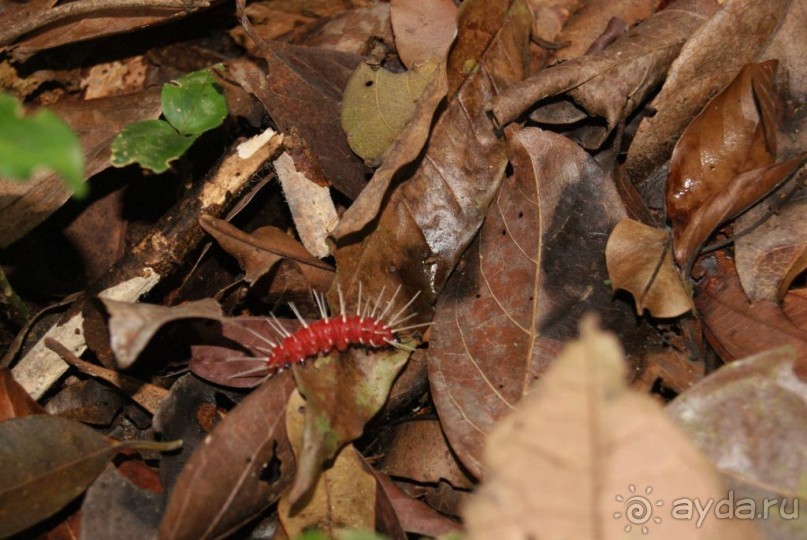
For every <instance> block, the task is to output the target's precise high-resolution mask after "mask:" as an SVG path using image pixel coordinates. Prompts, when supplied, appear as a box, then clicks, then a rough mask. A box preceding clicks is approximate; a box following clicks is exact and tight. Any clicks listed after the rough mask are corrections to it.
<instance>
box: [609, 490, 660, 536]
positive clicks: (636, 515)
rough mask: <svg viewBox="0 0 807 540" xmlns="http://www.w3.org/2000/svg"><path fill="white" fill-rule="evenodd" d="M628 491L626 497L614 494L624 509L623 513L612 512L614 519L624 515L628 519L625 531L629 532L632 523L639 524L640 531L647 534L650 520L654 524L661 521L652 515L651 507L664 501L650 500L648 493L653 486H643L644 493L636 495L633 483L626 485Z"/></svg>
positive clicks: (651, 491)
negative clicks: (628, 493)
mask: <svg viewBox="0 0 807 540" xmlns="http://www.w3.org/2000/svg"><path fill="white" fill-rule="evenodd" d="M628 491H630V495H628V496H627V497H623V496H622V495H617V496H616V500H617V502H618V503H621V504H622V506H623V507H624V509H625V511H624V514H623V512H614V519H619V518H621V517H622V516H623V515H624V516H625V519H627V520H628V524H627V525H625V532H626V533H629V532H630V531H631V529H632V528H633V526H634V525H636V526H639V525H641V527H642V533H643V534H647V533H648V532H649V531H650V529H649V528H648V527H647V525H648V524H649V522H650V521H651V520H652V521H653V523H656V524H659V523H661V518H660V517H659V516H654V515H653V509H654V507H656V506H658V507H661V506H663V505H664V501H661V500H659V501H656V502H655V503H654V502H652V501H651V500H650V498H649V497H650V494H651V493H653V488H652V487H650V486H647V488H645V494H644V495H636V494H635V493H636V486H634V485H633V484H630V485H629V486H628Z"/></svg>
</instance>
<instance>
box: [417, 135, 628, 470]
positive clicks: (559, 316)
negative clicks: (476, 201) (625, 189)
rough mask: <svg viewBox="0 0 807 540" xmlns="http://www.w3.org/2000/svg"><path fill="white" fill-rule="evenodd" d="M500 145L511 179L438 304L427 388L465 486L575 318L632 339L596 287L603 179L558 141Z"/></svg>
mask: <svg viewBox="0 0 807 540" xmlns="http://www.w3.org/2000/svg"><path fill="white" fill-rule="evenodd" d="M508 142H509V151H510V156H511V157H510V159H511V162H512V163H513V169H514V174H513V175H512V176H511V177H509V178H507V179H506V180H505V182H504V184H503V185H502V189H501V191H500V192H499V195H498V197H497V199H496V201H495V203H494V205H493V206H492V207H491V210H490V212H489V213H488V217H487V218H486V220H485V224H484V226H483V227H482V230H481V231H480V232H479V235H478V237H477V240H475V241H474V243H473V244H472V245H471V247H470V248H469V249H468V251H467V252H466V253H465V255H464V256H463V263H464V264H461V265H460V267H459V268H458V269H457V270H456V271H455V273H454V274H453V275H452V278H451V280H450V281H449V285H448V286H447V287H446V292H445V293H444V295H443V300H441V303H440V304H439V306H438V307H439V309H438V313H437V316H436V318H435V324H434V327H433V328H432V339H431V343H430V352H429V379H430V381H431V388H432V398H433V399H434V402H435V405H436V406H437V411H438V413H439V415H440V419H441V421H442V423H443V428H444V429H445V431H446V435H447V437H448V440H449V442H450V443H451V447H452V448H453V449H454V451H455V452H456V453H457V455H458V457H459V458H460V460H461V461H462V462H463V464H464V465H465V466H466V467H467V468H468V469H469V470H470V471H471V472H472V473H473V474H474V475H476V476H480V477H481V476H482V475H483V473H484V470H483V469H482V465H481V463H480V457H481V453H482V446H483V444H484V439H485V435H486V434H487V433H488V432H489V431H490V430H491V429H492V427H493V425H494V424H495V423H496V421H497V420H498V419H499V418H500V417H501V416H502V415H503V414H505V413H507V412H509V411H510V410H512V408H513V407H515V405H516V403H517V402H518V401H519V400H520V399H521V398H522V397H523V395H524V393H525V392H527V390H528V388H529V387H530V386H531V385H532V382H533V381H534V380H535V379H537V378H538V377H539V376H540V374H541V373H542V372H543V371H544V370H545V369H546V368H547V367H548V366H549V364H550V362H551V361H552V359H553V358H555V356H556V355H557V352H558V350H559V349H560V347H561V345H562V343H564V342H565V341H567V340H568V339H570V338H571V337H573V335H574V333H575V331H576V327H577V321H578V319H579V318H580V317H581V316H582V315H583V313H585V312H587V311H595V312H598V313H600V314H601V316H602V318H603V320H604V323H605V325H606V326H607V327H609V328H611V329H613V330H616V331H617V332H619V333H620V334H623V335H625V334H629V333H631V332H632V331H633V330H634V328H635V315H634V314H633V313H632V309H631V307H630V306H629V305H628V304H625V303H615V302H614V301H613V300H612V297H611V296H612V295H611V290H610V288H609V287H608V286H607V285H606V280H607V277H608V274H607V271H606V268H605V260H604V259H605V258H604V256H603V253H604V251H605V244H606V240H607V239H608V235H609V234H610V232H611V230H612V229H613V228H614V227H615V226H616V224H617V223H618V222H619V221H620V220H621V219H622V218H623V217H624V216H625V211H624V209H623V207H622V203H621V201H620V199H619V196H618V195H617V193H616V190H615V189H614V187H613V184H612V183H611V181H610V179H609V178H608V176H607V174H606V173H605V172H604V171H603V170H602V169H601V168H600V166H599V165H598V164H597V163H596V161H594V160H593V159H592V158H591V157H590V156H589V155H588V154H587V153H586V152H584V151H583V150H582V149H581V148H580V147H579V146H577V145H576V144H574V143H572V142H571V141H569V140H568V139H566V138H565V137H561V136H560V135H556V134H554V133H550V132H545V131H541V130H539V129H535V128H529V129H524V130H523V131H520V132H518V133H516V134H515V136H513V137H512V138H511V140H509V141H508Z"/></svg>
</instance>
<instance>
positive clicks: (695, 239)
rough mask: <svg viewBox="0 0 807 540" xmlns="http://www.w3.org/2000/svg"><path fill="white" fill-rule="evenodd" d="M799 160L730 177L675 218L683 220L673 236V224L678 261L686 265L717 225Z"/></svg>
mask: <svg viewBox="0 0 807 540" xmlns="http://www.w3.org/2000/svg"><path fill="white" fill-rule="evenodd" d="M801 162H802V159H801V158H798V159H791V160H790V161H785V162H784V163H779V164H777V165H768V166H763V167H760V168H759V169H754V170H751V171H748V172H745V173H742V174H740V175H739V176H737V177H736V178H734V179H733V180H731V182H730V183H729V185H728V186H724V187H722V188H721V189H720V190H719V191H715V192H713V193H711V194H710V196H709V197H708V198H706V199H705V200H704V201H703V202H702V204H701V205H700V206H698V207H697V208H694V209H693V211H692V212H691V213H689V214H688V215H687V219H686V220H684V221H678V222H677V223H679V224H683V223H685V224H686V225H682V226H683V227H684V228H683V229H678V235H677V238H675V236H676V234H675V233H676V228H675V226H673V236H674V245H675V258H676V259H677V260H678V263H679V264H681V265H682V266H687V265H688V264H689V262H690V261H691V260H692V258H693V257H695V256H696V255H697V254H698V251H699V250H700V248H701V246H702V245H703V243H704V242H705V241H706V239H708V238H709V236H710V235H711V234H712V232H713V231H714V230H715V229H717V227H718V226H720V225H721V224H723V223H725V222H726V221H728V220H730V219H731V218H733V217H735V216H736V215H737V214H739V213H740V212H742V211H743V210H745V209H746V208H748V207H749V206H751V205H752V204H754V203H756V202H757V201H758V200H760V199H761V198H762V197H764V196H765V195H767V194H768V193H770V192H772V191H773V190H774V189H776V188H777V187H779V186H780V185H781V184H782V183H783V182H784V181H786V180H787V179H788V178H790V175H791V173H793V171H795V170H796V168H797V167H798V166H799V165H800V164H801ZM710 191H711V189H710ZM793 277H795V275H794V276H793ZM791 279H792V278H791Z"/></svg>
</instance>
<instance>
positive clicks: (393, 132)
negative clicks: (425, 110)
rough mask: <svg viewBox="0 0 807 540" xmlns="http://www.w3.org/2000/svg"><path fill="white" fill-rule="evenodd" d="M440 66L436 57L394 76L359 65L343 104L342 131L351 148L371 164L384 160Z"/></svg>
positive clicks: (374, 67)
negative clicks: (383, 157)
mask: <svg viewBox="0 0 807 540" xmlns="http://www.w3.org/2000/svg"><path fill="white" fill-rule="evenodd" d="M440 65H441V64H440V63H439V61H438V60H437V58H433V59H431V61H428V62H424V63H422V64H419V65H417V66H414V67H413V68H412V69H410V70H409V71H406V72H404V73H392V72H391V71H388V70H386V69H384V68H379V67H378V66H370V65H368V64H367V63H362V64H360V65H359V67H358V68H356V71H354V72H353V75H351V77H350V80H349V81H348V82H347V86H346V87H345V92H344V96H343V102H342V128H343V129H344V130H345V133H346V134H347V142H348V144H350V148H351V149H352V150H353V151H354V152H356V153H357V154H358V155H359V156H361V158H362V159H364V160H366V161H368V162H375V161H377V160H379V159H381V158H382V156H383V155H384V154H385V153H386V152H387V150H389V148H390V147H391V146H392V143H394V142H395V140H396V139H397V138H398V136H399V135H400V134H401V132H402V131H403V129H404V127H405V126H406V124H407V123H408V122H409V120H410V119H411V118H412V115H413V114H414V112H415V106H416V105H417V102H418V100H419V99H420V96H421V94H423V91H424V90H425V89H426V86H428V84H429V82H430V81H431V80H432V79H433V78H434V73H435V69H436V68H437V67H438V66H440Z"/></svg>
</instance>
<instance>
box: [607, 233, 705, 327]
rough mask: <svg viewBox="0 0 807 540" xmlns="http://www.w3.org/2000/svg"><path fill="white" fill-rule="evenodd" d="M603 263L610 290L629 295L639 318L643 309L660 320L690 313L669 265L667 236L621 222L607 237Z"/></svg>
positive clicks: (682, 288)
mask: <svg viewBox="0 0 807 540" xmlns="http://www.w3.org/2000/svg"><path fill="white" fill-rule="evenodd" d="M605 261H606V264H607V265H608V276H609V277H610V278H611V284H612V286H613V288H614V289H615V290H616V289H624V290H626V291H628V292H629V293H631V294H632V295H633V298H634V300H635V301H636V312H637V313H638V314H639V315H641V314H642V312H643V311H644V310H645V308H647V310H648V311H649V312H650V314H651V315H653V316H654V317H662V318H664V317H677V316H679V315H683V314H684V313H686V312H687V311H689V310H691V309H692V299H691V298H690V296H689V293H688V292H687V289H686V287H685V286H684V283H683V282H682V281H681V276H680V275H679V273H678V270H677V269H676V268H675V264H674V263H673V258H672V240H671V238H670V233H669V232H667V231H664V230H661V229H656V228H655V227H650V226H649V225H645V224H644V223H640V222H638V221H634V220H632V219H623V220H622V221H620V222H619V223H618V224H617V226H616V227H614V230H613V231H612V232H611V236H609V237H608V244H607V245H606V246H605Z"/></svg>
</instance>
